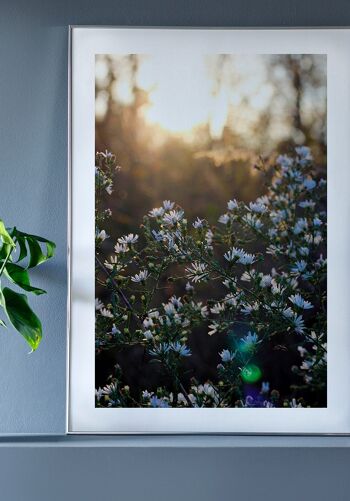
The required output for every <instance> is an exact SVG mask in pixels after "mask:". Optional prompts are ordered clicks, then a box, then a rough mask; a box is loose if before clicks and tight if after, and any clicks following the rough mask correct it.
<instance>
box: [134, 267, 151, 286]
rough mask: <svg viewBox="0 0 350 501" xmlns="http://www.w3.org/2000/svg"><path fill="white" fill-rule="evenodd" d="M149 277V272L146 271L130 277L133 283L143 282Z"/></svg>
mask: <svg viewBox="0 0 350 501" xmlns="http://www.w3.org/2000/svg"><path fill="white" fill-rule="evenodd" d="M148 277H149V272H148V271H147V270H142V271H140V273H136V275H134V276H133V277H131V281H132V282H135V283H140V282H145V281H146V280H147V278H148Z"/></svg>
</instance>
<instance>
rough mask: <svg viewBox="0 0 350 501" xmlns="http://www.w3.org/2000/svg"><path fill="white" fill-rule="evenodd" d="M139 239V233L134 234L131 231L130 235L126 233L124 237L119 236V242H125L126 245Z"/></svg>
mask: <svg viewBox="0 0 350 501" xmlns="http://www.w3.org/2000/svg"><path fill="white" fill-rule="evenodd" d="M138 239H139V236H138V235H134V234H133V233H129V235H124V236H123V237H120V238H118V242H119V243H120V244H124V245H127V244H134V243H135V242H137V241H138Z"/></svg>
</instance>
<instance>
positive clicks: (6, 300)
mask: <svg viewBox="0 0 350 501" xmlns="http://www.w3.org/2000/svg"><path fill="white" fill-rule="evenodd" d="M1 305H2V306H3V308H4V310H5V312H6V314H7V316H8V319H9V320H10V322H11V324H12V325H13V326H14V328H15V329H16V330H17V331H18V332H19V333H20V334H21V335H22V336H23V337H24V339H25V340H26V341H27V343H28V344H29V346H30V347H31V348H32V350H33V351H35V350H36V349H37V347H38V346H39V344H40V341H41V338H42V326H41V322H40V320H39V318H38V317H37V316H36V315H35V313H34V312H33V310H32V309H31V308H30V306H29V304H28V300H27V296H25V295H24V294H18V293H17V292H15V291H13V290H11V289H9V288H8V287H5V288H4V289H3V290H2V292H1Z"/></svg>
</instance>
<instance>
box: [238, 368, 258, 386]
mask: <svg viewBox="0 0 350 501" xmlns="http://www.w3.org/2000/svg"><path fill="white" fill-rule="evenodd" d="M261 376H262V372H261V370H260V369H259V367H258V366H257V365H254V364H249V365H247V366H246V367H244V368H243V369H242V372H241V377H242V379H243V381H244V382H245V383H256V382H257V381H259V379H261Z"/></svg>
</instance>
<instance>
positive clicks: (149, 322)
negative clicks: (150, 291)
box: [142, 317, 154, 329]
mask: <svg viewBox="0 0 350 501" xmlns="http://www.w3.org/2000/svg"><path fill="white" fill-rule="evenodd" d="M142 323H143V326H144V327H145V328H146V329H148V328H149V327H153V325H154V324H153V320H152V318H149V317H147V318H145V319H144V321H143V322H142Z"/></svg>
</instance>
